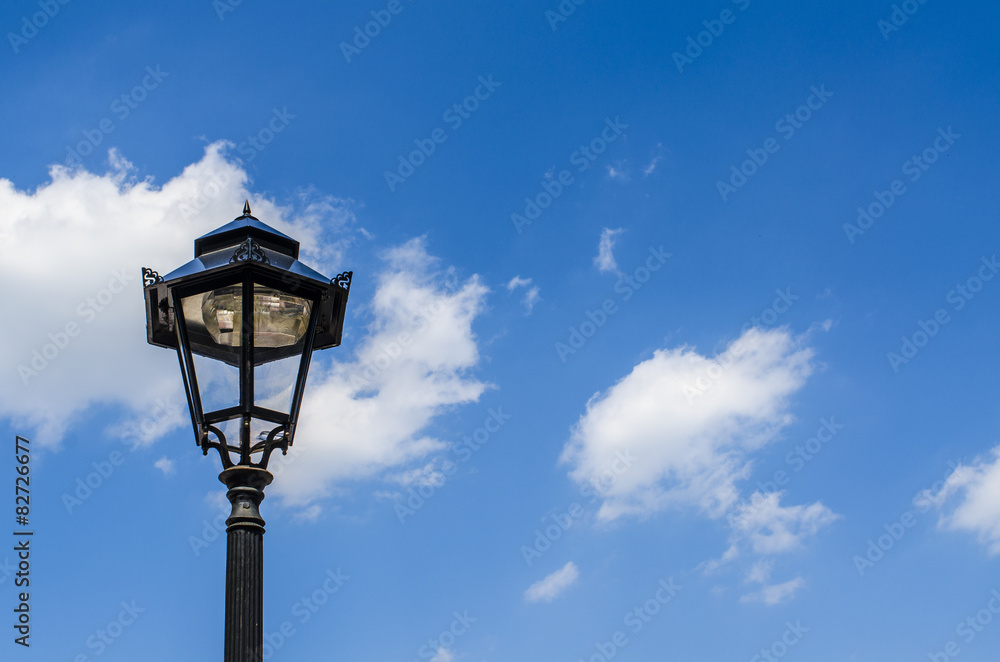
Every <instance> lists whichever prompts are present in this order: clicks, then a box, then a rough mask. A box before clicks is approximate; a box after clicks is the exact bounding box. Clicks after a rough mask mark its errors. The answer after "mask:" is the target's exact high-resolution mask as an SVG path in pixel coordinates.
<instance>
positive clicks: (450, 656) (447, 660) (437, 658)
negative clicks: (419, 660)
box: [431, 646, 455, 662]
mask: <svg viewBox="0 0 1000 662" xmlns="http://www.w3.org/2000/svg"><path fill="white" fill-rule="evenodd" d="M454 659H455V654H454V653H452V652H451V651H450V650H448V649H447V648H445V647H444V646H441V647H440V648H438V649H437V652H436V653H435V654H434V657H432V658H431V662H452V661H453V660H454Z"/></svg>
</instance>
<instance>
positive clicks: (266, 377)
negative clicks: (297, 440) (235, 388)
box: [253, 354, 302, 414]
mask: <svg viewBox="0 0 1000 662" xmlns="http://www.w3.org/2000/svg"><path fill="white" fill-rule="evenodd" d="M301 363H302V356H301V355H300V354H296V355H294V356H286V357H284V358H281V359H278V360H277V361H270V362H268V363H263V364H261V365H258V366H254V369H253V385H254V404H255V405H257V406H258V407H264V408H265V409H270V410H272V411H277V412H281V413H282V414H289V413H291V409H292V392H293V391H294V390H295V379H296V377H297V376H298V374H299V365H300V364H301Z"/></svg>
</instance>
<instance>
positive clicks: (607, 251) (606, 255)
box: [594, 228, 625, 273]
mask: <svg viewBox="0 0 1000 662" xmlns="http://www.w3.org/2000/svg"><path fill="white" fill-rule="evenodd" d="M623 232H625V230H624V229H623V228H617V229H614V230H612V229H610V228H604V229H603V230H602V231H601V241H600V243H599V244H598V246H597V257H595V258H594V265H595V266H596V267H597V269H598V271H600V272H601V273H618V272H619V269H618V262H616V261H615V254H614V248H615V243H616V242H617V241H618V237H619V236H620V235H621V234H622V233H623Z"/></svg>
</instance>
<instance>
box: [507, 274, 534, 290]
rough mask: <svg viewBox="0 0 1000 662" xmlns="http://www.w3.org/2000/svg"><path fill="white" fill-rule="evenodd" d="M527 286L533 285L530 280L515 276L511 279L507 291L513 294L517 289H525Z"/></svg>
mask: <svg viewBox="0 0 1000 662" xmlns="http://www.w3.org/2000/svg"><path fill="white" fill-rule="evenodd" d="M526 285H531V279H530V278H521V277H520V276H514V277H513V278H511V279H510V282H508V283H507V291H508V292H513V291H514V290H516V289H517V288H519V287H525V286H526Z"/></svg>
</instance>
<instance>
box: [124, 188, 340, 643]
mask: <svg viewBox="0 0 1000 662" xmlns="http://www.w3.org/2000/svg"><path fill="white" fill-rule="evenodd" d="M298 256H299V242H297V241H295V240H294V239H292V238H291V237H288V236H286V235H284V234H282V233H280V232H278V231H277V230H275V229H274V228H272V227H270V226H268V225H266V224H264V223H261V222H260V221H259V220H258V219H256V218H254V217H253V216H252V215H251V213H250V203H249V202H247V203H246V205H244V207H243V215H242V216H240V217H238V218H237V219H235V220H234V221H232V222H231V223H229V224H227V225H224V226H222V227H221V228H218V229H217V230H214V231H213V232H210V233H208V234H206V235H205V236H203V237H200V238H198V239H196V240H195V242H194V260H192V261H190V262H188V263H187V264H185V265H184V266H182V267H180V268H178V269H176V270H174V271H172V272H171V273H169V274H167V275H166V276H164V277H161V276H160V275H159V274H157V273H156V272H155V271H153V270H152V269H147V268H144V269H143V270H142V275H143V286H144V293H145V297H146V335H147V341H148V342H149V343H150V344H151V345H158V346H160V347H166V348H169V349H176V350H177V358H178V360H179V361H180V367H181V376H182V377H183V379H184V389H185V390H186V391H187V400H188V408H189V410H190V411H191V422H192V424H193V426H194V434H195V439H196V441H197V443H198V445H199V446H201V449H202V451H203V452H204V454H205V455H208V451H209V449H211V448H214V449H216V450H217V451H218V452H219V456H220V457H221V458H222V469H223V470H222V473H221V474H219V480H220V481H222V482H223V483H225V485H226V487H227V488H228V489H229V491H228V493H227V495H226V496H227V497H228V498H229V501H230V503H231V504H232V506H233V510H232V514H231V515H230V517H229V518H228V519H227V520H226V526H227V528H226V531H227V545H228V548H227V555H226V634H225V658H224V659H225V662H261V660H262V659H263V655H262V646H263V622H262V611H263V571H264V568H263V536H264V520H263V518H261V516H260V512H259V510H258V507H259V506H260V502H261V500H262V499H263V498H264V488H265V487H266V486H267V485H268V484H269V483H270V482H271V480H272V478H273V476H272V475H271V474H270V473H269V472H268V471H267V463H268V460H269V458H270V456H271V453H272V452H273V451H275V450H277V449H281V452H282V453H286V452H287V451H288V447H289V446H291V445H292V441H293V438H294V435H295V425H296V421H297V420H298V417H299V408H300V405H301V404H302V395H303V391H304V389H305V385H306V374H307V373H308V371H309V362H310V359H311V356H312V353H313V351H314V350H317V349H325V348H327V347H336V346H338V345H339V344H340V339H341V334H342V332H343V328H344V312H345V309H346V307H347V296H348V293H349V291H350V287H351V276H352V273H351V272H349V271H345V272H344V273H342V274H340V275H339V276H336V277H334V278H333V279H327V278H325V277H324V276H322V275H320V274H319V273H317V272H316V271H313V270H312V269H310V268H309V267H307V266H306V265H304V264H302V263H301V262H299V261H298ZM227 435H228V437H227Z"/></svg>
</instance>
